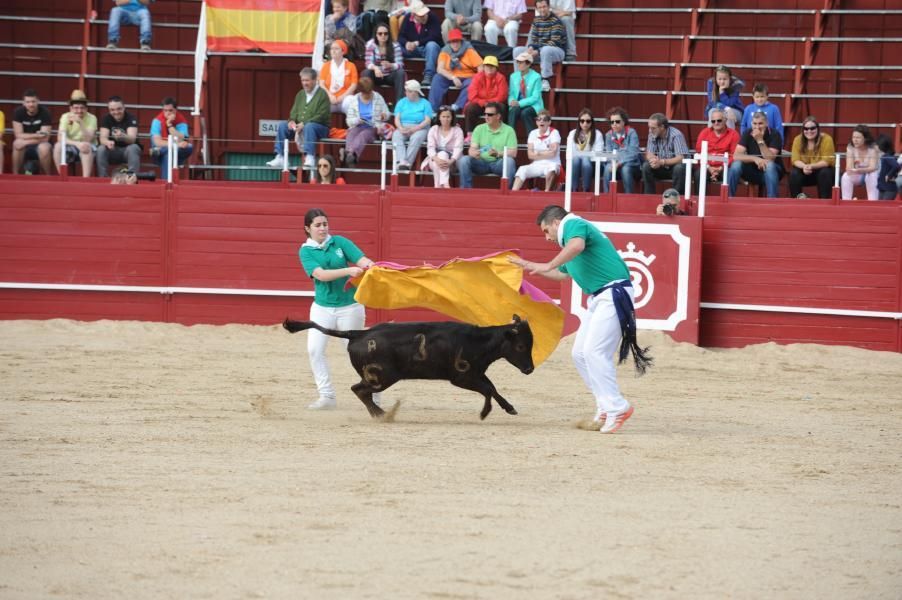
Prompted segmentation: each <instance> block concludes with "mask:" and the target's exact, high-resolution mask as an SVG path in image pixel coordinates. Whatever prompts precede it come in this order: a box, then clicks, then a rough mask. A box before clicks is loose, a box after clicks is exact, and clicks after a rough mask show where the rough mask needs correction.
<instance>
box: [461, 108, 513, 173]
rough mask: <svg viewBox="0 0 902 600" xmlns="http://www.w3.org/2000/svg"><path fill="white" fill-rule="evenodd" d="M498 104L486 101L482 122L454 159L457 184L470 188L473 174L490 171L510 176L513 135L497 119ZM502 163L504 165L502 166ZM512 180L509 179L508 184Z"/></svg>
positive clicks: (510, 130)
mask: <svg viewBox="0 0 902 600" xmlns="http://www.w3.org/2000/svg"><path fill="white" fill-rule="evenodd" d="M501 114H502V111H501V103H500V102H489V103H488V104H487V105H486V107H485V115H484V116H485V121H486V122H485V123H483V124H482V125H479V126H478V127H477V128H476V129H474V130H473V136H472V137H471V139H470V149H469V150H468V152H467V155H466V156H464V157H462V158H461V159H460V161H459V162H458V165H457V168H458V170H459V171H460V187H462V188H471V187H473V175H485V174H487V173H494V174H495V175H499V176H503V175H504V174H505V171H506V174H507V177H508V178H510V177H511V175H512V174H513V172H514V169H516V168H517V163H516V162H515V160H514V159H515V158H516V157H517V134H516V133H515V132H514V129H513V127H511V126H510V125H505V123H504V122H503V121H502V120H501ZM505 165H506V166H505ZM511 183H513V180H512V179H510V183H508V185H510V184H511Z"/></svg>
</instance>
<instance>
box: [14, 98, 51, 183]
mask: <svg viewBox="0 0 902 600" xmlns="http://www.w3.org/2000/svg"><path fill="white" fill-rule="evenodd" d="M52 129H53V118H52V117H51V116H50V111H49V110H47V109H46V108H45V107H44V106H41V100H40V98H38V93H37V92H35V91H34V90H33V89H27V90H25V92H24V93H23V94H22V106H20V107H18V108H17V109H16V110H15V112H13V138H14V139H13V158H12V167H13V170H12V172H13V175H18V174H19V171H21V170H22V167H23V165H24V164H25V162H26V161H28V162H31V161H38V162H39V163H40V168H41V170H42V171H43V172H44V173H45V174H46V175H50V173H51V170H52V165H53V157H52V156H51V155H52V154H53V148H51V146H50V141H49V140H50V131H51V130H52ZM33 171H37V169H35V168H33V167H32V168H27V169H26V170H25V173H26V175H31V173H32V172H33Z"/></svg>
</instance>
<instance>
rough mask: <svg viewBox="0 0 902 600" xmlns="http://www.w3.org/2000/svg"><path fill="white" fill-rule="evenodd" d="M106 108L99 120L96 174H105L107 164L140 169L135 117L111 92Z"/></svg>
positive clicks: (100, 175) (107, 174)
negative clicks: (124, 165) (125, 165)
mask: <svg viewBox="0 0 902 600" xmlns="http://www.w3.org/2000/svg"><path fill="white" fill-rule="evenodd" d="M107 110H109V112H108V113H107V114H106V115H105V116H104V117H103V119H102V120H101V121H100V144H99V145H98V146H97V176H98V177H108V176H109V174H110V164H114V165H121V164H123V163H125V164H127V165H128V170H129V171H132V172H133V173H137V172H138V171H140V170H141V144H139V143H138V118H137V117H136V116H135V115H133V114H131V113H130V112H128V111H126V110H125V104H123V103H122V98H120V97H119V96H111V97H110V99H109V101H108V104H107Z"/></svg>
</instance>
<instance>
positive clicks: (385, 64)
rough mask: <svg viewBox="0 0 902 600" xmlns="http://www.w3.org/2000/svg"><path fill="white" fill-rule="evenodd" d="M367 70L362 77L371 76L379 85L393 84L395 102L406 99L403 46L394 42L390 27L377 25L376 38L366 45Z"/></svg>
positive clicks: (365, 60)
mask: <svg viewBox="0 0 902 600" xmlns="http://www.w3.org/2000/svg"><path fill="white" fill-rule="evenodd" d="M364 64H366V70H365V71H364V72H363V73H361V77H363V76H364V75H369V76H370V77H372V79H373V82H374V83H376V84H379V85H388V84H391V85H392V87H393V88H394V90H395V102H397V101H398V100H400V99H401V98H403V97H404V82H405V81H407V78H406V74H405V73H404V55H403V53H402V52H401V45H400V44H398V42H395V41H392V39H391V33H390V32H389V26H388V25H386V24H384V23H379V24H378V25H376V33H375V37H374V38H373V39H371V40H370V41H368V42H367V43H366V50H365V52H364Z"/></svg>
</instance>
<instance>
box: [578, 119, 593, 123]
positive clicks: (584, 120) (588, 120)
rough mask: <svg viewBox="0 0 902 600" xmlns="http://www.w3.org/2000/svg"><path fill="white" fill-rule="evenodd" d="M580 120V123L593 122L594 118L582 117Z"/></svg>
mask: <svg viewBox="0 0 902 600" xmlns="http://www.w3.org/2000/svg"><path fill="white" fill-rule="evenodd" d="M579 122H580V123H591V122H592V119H580V120H579Z"/></svg>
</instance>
